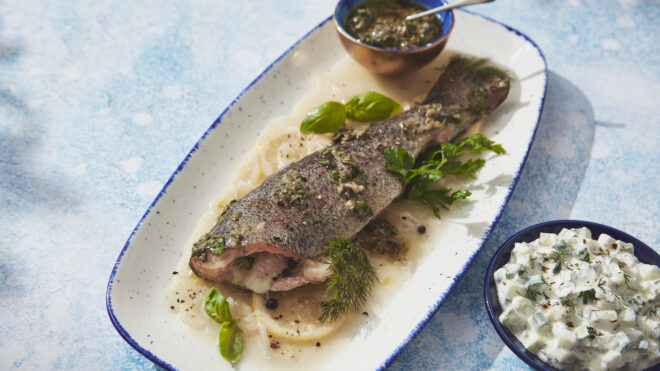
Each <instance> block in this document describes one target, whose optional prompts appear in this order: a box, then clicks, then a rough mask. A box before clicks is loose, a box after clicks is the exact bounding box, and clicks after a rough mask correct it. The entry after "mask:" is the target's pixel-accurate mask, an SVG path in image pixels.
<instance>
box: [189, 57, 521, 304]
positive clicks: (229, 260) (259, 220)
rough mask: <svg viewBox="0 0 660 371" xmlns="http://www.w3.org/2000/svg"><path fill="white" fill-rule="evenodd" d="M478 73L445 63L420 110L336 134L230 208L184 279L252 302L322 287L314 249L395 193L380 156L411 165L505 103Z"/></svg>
mask: <svg viewBox="0 0 660 371" xmlns="http://www.w3.org/2000/svg"><path fill="white" fill-rule="evenodd" d="M478 65H479V64H478V63H475V62H474V61H470V60H468V59H464V58H455V59H454V60H452V62H451V63H450V64H449V66H448V67H447V68H446V70H445V72H444V73H443V74H442V75H441V76H440V78H439V79H438V81H437V82H436V83H435V84H434V85H433V87H432V88H431V90H430V92H429V94H428V96H427V97H426V99H424V101H423V102H422V103H420V104H418V105H416V106H414V107H412V108H411V109H410V110H408V111H405V112H402V113H400V114H398V115H396V116H394V117H392V118H390V119H387V120H384V121H381V122H377V123H373V124H371V126H370V127H369V128H368V129H367V130H366V131H364V132H362V133H357V132H351V131H346V132H343V133H339V135H337V136H336V137H335V141H334V144H333V145H331V146H328V147H326V148H324V149H322V150H320V151H317V152H315V153H312V154H310V155H308V156H306V157H304V158H302V159H301V160H300V161H298V162H296V163H293V164H290V165H289V166H287V167H285V168H284V169H281V170H280V171H278V172H277V173H275V174H272V175H271V176H269V177H268V178H267V179H266V180H265V181H264V182H263V183H262V184H261V185H260V186H259V187H257V188H255V189H254V190H252V191H251V192H250V193H248V194H247V195H246V196H245V197H243V198H242V199H240V200H238V201H232V202H231V203H230V204H229V205H228V206H227V207H226V208H225V209H224V211H223V212H222V215H221V216H220V217H219V218H218V222H217V224H216V225H215V226H213V228H212V229H211V231H210V232H209V233H207V234H205V235H204V236H202V238H200V240H199V241H197V242H196V243H195V244H194V245H193V252H192V256H191V258H190V267H191V268H192V270H193V271H194V272H195V274H197V275H198V276H200V277H202V278H205V279H207V280H210V281H217V282H220V281H227V282H231V283H233V284H235V285H238V286H242V287H245V288H247V289H250V290H252V291H254V292H257V293H265V292H267V291H269V290H273V291H284V290H290V289H292V288H295V287H298V286H301V285H304V284H306V283H312V282H322V281H325V279H326V278H327V276H328V274H329V272H328V270H327V265H326V264H323V263H322V262H321V258H322V256H323V254H324V251H325V250H324V246H326V245H327V244H328V242H329V241H333V240H338V239H340V238H346V239H348V240H350V239H351V238H353V237H354V236H355V235H356V234H357V233H358V232H359V231H360V230H361V229H362V228H364V227H365V226H366V225H367V223H369V221H370V220H371V219H372V218H373V217H374V216H376V215H378V214H379V213H380V212H381V211H382V210H383V209H385V207H387V206H388V205H389V204H390V203H391V202H392V201H394V200H395V199H396V198H397V196H399V195H400V194H401V192H402V191H403V185H402V184H401V181H399V180H398V179H397V178H396V177H395V176H393V175H392V174H390V173H389V172H388V171H387V170H386V169H385V157H384V149H385V148H391V149H394V150H396V148H397V147H402V148H403V149H405V150H406V151H408V153H410V154H411V155H412V156H413V157H417V156H418V155H419V154H421V153H422V151H424V150H425V149H426V148H428V147H429V146H431V145H436V144H439V143H442V142H446V141H450V140H452V139H454V138H455V137H456V136H457V135H459V134H460V133H462V132H463V131H465V129H467V128H468V127H469V126H470V125H472V124H474V123H476V122H477V121H479V120H480V119H482V118H483V117H484V116H486V115H487V114H489V113H490V112H491V111H492V110H494V109H495V108H496V107H497V106H498V105H499V104H500V103H501V102H502V101H503V100H504V99H505V98H506V96H507V94H508V92H509V85H510V80H509V78H508V77H506V76H505V75H503V74H502V73H501V72H499V71H497V70H496V69H493V68H479V67H477V66H478Z"/></svg>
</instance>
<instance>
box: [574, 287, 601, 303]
mask: <svg viewBox="0 0 660 371" xmlns="http://www.w3.org/2000/svg"><path fill="white" fill-rule="evenodd" d="M578 298H581V299H582V304H588V303H593V302H595V301H596V300H598V299H596V290H594V289H589V290H585V291H580V293H579V294H578Z"/></svg>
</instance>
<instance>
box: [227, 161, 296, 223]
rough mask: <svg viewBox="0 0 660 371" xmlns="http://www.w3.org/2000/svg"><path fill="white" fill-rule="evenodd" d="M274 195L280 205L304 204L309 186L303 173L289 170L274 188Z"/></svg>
mask: <svg viewBox="0 0 660 371" xmlns="http://www.w3.org/2000/svg"><path fill="white" fill-rule="evenodd" d="M272 196H273V198H274V199H275V200H277V204H278V205H279V206H302V205H303V203H304V201H305V200H306V199H307V187H306V186H305V181H304V179H303V177H302V175H301V174H300V173H299V172H297V171H293V170H291V171H288V172H287V173H286V174H285V175H284V177H282V180H280V184H279V185H278V186H277V187H275V188H273V191H272ZM238 216H240V214H239V215H238ZM232 217H233V215H232Z"/></svg>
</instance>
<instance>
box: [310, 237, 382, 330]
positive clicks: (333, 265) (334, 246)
mask: <svg viewBox="0 0 660 371" xmlns="http://www.w3.org/2000/svg"><path fill="white" fill-rule="evenodd" d="M325 249H326V252H327V256H326V257H325V259H324V262H325V263H326V264H329V265H330V270H331V271H332V274H331V275H330V278H329V280H328V287H327V288H326V290H325V297H326V298H327V299H326V300H324V301H323V302H321V316H320V317H319V321H320V322H322V323H323V322H325V321H327V320H330V321H331V322H332V321H334V320H336V319H337V318H339V317H341V316H343V315H344V314H346V313H347V312H348V311H350V310H355V309H358V308H360V307H361V306H362V305H363V304H364V302H365V301H366V300H367V298H368V297H369V295H370V294H371V289H372V288H373V285H374V283H375V282H376V271H375V270H374V268H373V267H372V266H371V263H370V262H369V259H368V258H367V255H366V254H365V253H364V251H363V250H362V249H361V248H360V247H359V246H357V245H356V244H354V243H350V242H348V241H346V239H340V240H338V241H330V242H329V243H328V245H327V246H325Z"/></svg>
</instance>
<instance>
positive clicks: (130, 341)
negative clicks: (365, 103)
mask: <svg viewBox="0 0 660 371" xmlns="http://www.w3.org/2000/svg"><path fill="white" fill-rule="evenodd" d="M458 11H459V12H465V13H468V14H471V15H474V16H478V17H480V18H483V19H485V20H487V21H489V22H492V23H495V24H497V25H500V26H502V27H503V28H505V29H506V30H508V31H509V32H512V33H513V34H515V35H516V36H518V37H521V38H523V39H524V40H525V41H527V42H528V43H530V44H531V45H532V46H533V47H534V49H535V50H536V52H537V53H538V55H539V57H540V58H541V60H542V61H543V75H544V77H545V79H544V82H543V92H542V96H541V103H540V105H539V107H538V119H537V121H536V123H535V126H534V133H533V134H532V136H531V138H530V140H529V143H527V144H528V145H527V153H525V156H524V159H523V161H522V162H521V164H520V166H519V168H518V169H517V171H516V172H515V173H514V176H513V181H512V182H511V185H510V186H509V189H508V190H507V192H508V193H507V195H506V197H505V199H504V202H503V203H502V205H501V206H500V209H499V211H498V213H497V216H496V217H495V219H494V220H493V222H492V223H491V225H490V226H489V227H488V229H487V231H486V233H485V235H484V238H483V239H482V240H481V241H480V244H479V248H478V249H477V252H476V253H475V254H473V255H472V256H471V257H470V258H469V260H468V262H467V263H466V264H465V265H464V266H463V271H462V273H461V274H459V275H458V276H457V277H455V278H454V282H453V283H452V284H451V285H450V287H449V288H448V290H447V291H446V293H445V295H444V296H443V297H442V298H440V299H439V300H438V301H437V302H436V303H435V305H434V306H433V307H432V308H431V309H430V310H429V312H428V313H427V315H426V317H425V318H424V319H423V320H421V321H420V322H419V323H418V324H417V326H415V328H414V329H413V330H412V331H411V332H410V333H409V334H408V336H407V337H406V338H405V339H404V340H403V341H402V342H401V343H400V344H399V346H398V347H397V348H396V349H395V350H394V351H393V352H392V354H390V355H389V356H388V358H387V359H386V360H385V361H384V362H383V363H382V364H381V365H380V366H379V369H384V368H386V367H387V366H389V365H390V364H392V362H394V360H395V359H396V357H397V356H398V355H399V354H401V351H402V350H403V349H404V348H405V347H406V346H407V345H408V344H409V343H410V342H411V341H412V340H413V339H414V338H415V336H417V334H419V332H420V331H421V330H422V328H424V326H426V324H427V323H428V321H429V320H430V319H431V318H432V317H433V315H434V314H435V313H436V312H437V311H438V309H439V308H440V306H441V305H442V304H443V303H444V301H445V300H446V298H447V295H448V294H449V293H450V292H451V291H452V290H453V289H454V287H456V285H457V284H458V282H459V281H460V280H461V278H463V276H464V274H465V271H466V270H467V268H469V267H470V265H471V264H472V262H473V261H474V259H475V258H476V257H477V255H478V254H479V252H480V251H481V248H482V247H483V245H484V244H485V243H486V241H487V240H488V238H489V237H490V234H491V232H492V231H493V228H495V225H496V224H497V222H498V221H499V219H500V218H501V217H502V212H503V211H504V207H505V206H506V205H507V203H508V202H509V199H510V198H511V194H512V193H513V190H514V189H515V187H516V184H517V183H518V179H519V178H520V173H521V171H522V169H523V167H524V166H525V163H526V162H527V159H528V156H529V148H530V146H531V143H532V142H533V141H534V137H535V136H536V132H537V129H538V123H539V121H540V119H541V112H542V111H543V106H544V104H545V97H546V91H547V87H548V78H547V75H548V64H547V62H546V59H545V56H544V55H543V52H542V51H541V49H540V48H539V46H538V45H537V44H536V43H535V42H534V41H533V40H532V39H531V38H529V37H528V36H527V35H525V34H523V33H522V32H520V31H518V30H516V29H514V28H512V27H509V26H507V25H505V24H503V23H501V22H498V21H496V20H494V19H492V18H489V17H486V16H483V15H480V14H477V13H474V12H471V11H467V10H462V9H459V10H458ZM332 18H333V16H332V15H331V16H329V17H328V18H326V19H325V20H323V21H322V22H321V23H319V24H318V25H317V26H315V27H314V28H312V29H311V30H310V31H309V32H307V33H306V34H305V35H304V36H303V37H302V38H301V39H300V40H298V41H296V42H295V43H294V44H293V45H291V46H290V47H289V48H288V49H286V50H285V51H284V53H282V55H280V56H279V57H278V58H277V59H275V60H274V61H273V62H272V63H271V64H270V65H269V66H268V67H267V68H266V69H265V70H264V71H263V72H262V73H261V74H260V75H259V76H257V78H255V79H254V80H253V81H252V82H251V83H250V84H249V85H248V86H247V87H246V88H245V89H243V91H242V92H241V93H240V94H239V95H238V96H237V97H236V98H234V100H233V101H232V102H231V103H230V104H229V105H228V106H227V108H225V109H224V111H223V112H222V113H221V114H220V116H218V118H217V119H215V121H214V122H213V124H211V126H210V127H209V128H208V129H207V130H206V131H205V132H204V134H203V135H202V137H201V138H200V139H199V140H198V141H197V143H195V145H194V146H193V148H192V149H191V150H190V152H189V153H188V154H187V155H186V157H185V158H184V160H183V161H182V162H181V164H180V165H179V166H178V167H177V168H176V170H175V171H174V173H173V174H172V176H171V177H170V178H169V179H168V180H167V182H166V183H165V185H164V186H163V189H161V191H160V192H159V193H158V195H157V196H156V198H155V199H154V201H153V202H152V203H151V205H149V208H147V211H146V212H145V213H144V215H143V216H142V218H141V219H140V221H139V222H138V223H137V225H136V226H135V228H134V229H133V231H132V232H131V235H130V236H129V238H128V240H127V241H126V243H125V244H124V247H123V248H122V250H121V252H120V253H119V256H118V257H117V261H116V262H115V265H114V266H113V268H112V272H111V273H110V278H109V280H108V285H107V290H106V309H107V312H108V316H109V317H110V321H111V322H112V325H113V326H114V327H115V329H116V330H117V332H118V333H119V335H121V337H122V338H124V340H125V341H126V342H127V343H128V344H129V345H130V346H132V347H133V348H134V349H135V350H137V351H138V352H139V353H140V354H142V355H143V356H145V357H146V358H147V359H149V360H151V361H152V362H154V363H155V364H156V365H158V366H160V367H163V368H165V369H167V370H176V368H175V367H173V366H172V365H170V364H169V363H167V362H165V361H163V360H162V359H160V358H158V357H157V356H156V355H154V354H153V353H151V352H150V351H148V350H147V349H145V348H144V347H143V346H141V345H140V344H139V343H138V342H137V341H136V340H135V339H133V337H132V336H131V335H130V334H129V332H128V331H126V329H125V328H124V327H123V326H122V325H121V323H120V321H119V319H118V318H117V316H116V315H115V313H114V309H113V306H112V287H113V284H114V281H115V276H116V274H117V269H118V268H119V265H120V263H121V261H122V258H123V256H124V254H125V253H126V250H127V249H128V247H129V246H130V244H131V242H132V240H133V237H134V236H135V234H136V232H137V231H138V229H139V228H140V226H141V225H142V223H143V222H144V220H145V218H146V217H147V216H148V215H149V214H150V213H151V211H152V209H153V208H154V207H155V205H156V204H157V203H158V201H159V200H160V198H161V197H162V196H163V195H164V194H165V192H166V191H167V189H168V188H169V186H170V184H171V183H172V182H173V181H174V179H175V178H176V176H177V175H178V174H179V173H180V172H181V170H182V169H183V168H184V166H185V165H186V164H187V163H188V161H189V160H190V158H191V156H192V155H193V154H194V153H195V152H196V151H197V150H198V148H199V146H200V144H201V143H202V142H203V141H204V140H205V139H206V137H207V136H208V135H209V133H210V132H211V131H212V130H213V129H214V128H215V127H216V126H218V124H220V122H221V120H222V118H223V117H224V116H225V114H226V113H227V112H228V111H229V109H230V108H231V107H233V106H234V104H236V102H237V101H238V100H239V99H240V98H241V97H242V96H243V95H244V94H245V93H246V92H247V91H249V90H250V88H252V86H253V85H255V84H256V83H257V82H258V81H259V80H261V79H262V78H263V77H264V75H265V74H266V73H267V72H268V71H270V70H271V69H272V68H273V66H274V65H275V64H276V63H277V62H279V61H280V60H281V59H282V58H284V57H285V56H286V55H287V54H288V53H289V52H290V51H291V50H292V49H294V48H295V47H296V46H297V45H298V44H300V43H301V42H302V41H303V40H305V39H306V38H307V37H308V36H309V35H310V34H312V33H313V32H314V31H316V30H317V29H319V28H321V27H323V26H324V25H325V24H326V23H328V22H330V21H332Z"/></svg>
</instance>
